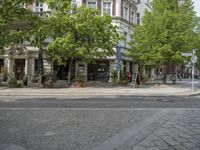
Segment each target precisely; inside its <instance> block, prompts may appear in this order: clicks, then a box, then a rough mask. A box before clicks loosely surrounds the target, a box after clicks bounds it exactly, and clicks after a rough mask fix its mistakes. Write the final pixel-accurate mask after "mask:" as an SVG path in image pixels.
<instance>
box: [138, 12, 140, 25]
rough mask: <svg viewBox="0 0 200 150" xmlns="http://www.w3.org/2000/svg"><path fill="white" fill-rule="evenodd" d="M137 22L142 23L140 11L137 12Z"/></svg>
mask: <svg viewBox="0 0 200 150" xmlns="http://www.w3.org/2000/svg"><path fill="white" fill-rule="evenodd" d="M137 24H138V25H140V13H137Z"/></svg>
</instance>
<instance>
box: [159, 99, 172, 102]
mask: <svg viewBox="0 0 200 150" xmlns="http://www.w3.org/2000/svg"><path fill="white" fill-rule="evenodd" d="M158 101H160V102H173V100H170V99H158Z"/></svg>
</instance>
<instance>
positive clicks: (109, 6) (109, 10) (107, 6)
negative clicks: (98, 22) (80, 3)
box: [103, 2, 111, 16]
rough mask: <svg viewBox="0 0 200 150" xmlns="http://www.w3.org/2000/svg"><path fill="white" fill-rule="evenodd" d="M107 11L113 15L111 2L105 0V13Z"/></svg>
mask: <svg viewBox="0 0 200 150" xmlns="http://www.w3.org/2000/svg"><path fill="white" fill-rule="evenodd" d="M104 13H107V14H108V15H109V16H110V15H111V3H110V2H103V14H104Z"/></svg>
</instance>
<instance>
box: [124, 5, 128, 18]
mask: <svg viewBox="0 0 200 150" xmlns="http://www.w3.org/2000/svg"><path fill="white" fill-rule="evenodd" d="M124 19H127V20H128V8H127V7H124Z"/></svg>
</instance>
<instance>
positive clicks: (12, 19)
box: [0, 0, 35, 49]
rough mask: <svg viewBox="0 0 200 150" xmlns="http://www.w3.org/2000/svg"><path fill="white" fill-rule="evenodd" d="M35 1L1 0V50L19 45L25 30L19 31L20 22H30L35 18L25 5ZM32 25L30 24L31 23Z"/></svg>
mask: <svg viewBox="0 0 200 150" xmlns="http://www.w3.org/2000/svg"><path fill="white" fill-rule="evenodd" d="M32 2H33V0H0V49H4V48H5V47H6V46H10V45H12V44H14V43H18V42H19V39H20V38H22V37H24V36H25V33H24V31H25V29H23V30H21V29H17V28H16V26H17V25H19V23H20V21H23V22H26V21H27V22H29V21H30V20H33V19H34V18H35V17H34V16H33V14H32V12H31V11H30V10H29V9H26V8H25V4H28V3H32ZM29 23H30V22H29Z"/></svg>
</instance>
